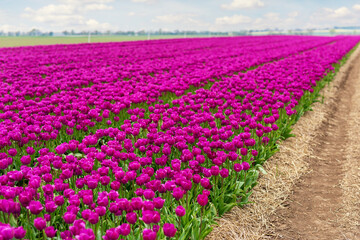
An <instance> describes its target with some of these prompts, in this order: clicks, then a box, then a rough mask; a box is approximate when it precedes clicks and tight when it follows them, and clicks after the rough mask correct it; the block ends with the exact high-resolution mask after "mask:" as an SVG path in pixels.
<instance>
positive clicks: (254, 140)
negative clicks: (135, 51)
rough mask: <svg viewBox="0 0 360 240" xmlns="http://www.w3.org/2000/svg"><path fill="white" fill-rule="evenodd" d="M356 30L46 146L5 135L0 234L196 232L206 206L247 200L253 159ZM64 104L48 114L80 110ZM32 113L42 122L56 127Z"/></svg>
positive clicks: (267, 151) (268, 151) (328, 71)
mask: <svg viewBox="0 0 360 240" xmlns="http://www.w3.org/2000/svg"><path fill="white" fill-rule="evenodd" d="M359 40H360V39H359V38H355V37H346V38H344V37H343V38H336V41H331V42H334V43H333V44H330V45H324V46H321V45H319V47H318V48H315V49H313V50H309V51H306V52H304V53H301V54H297V55H293V56H290V57H288V58H285V59H283V60H279V61H276V62H273V63H268V64H265V65H263V66H261V67H258V68H256V69H254V70H252V71H248V72H246V73H239V74H236V75H232V76H230V77H219V79H218V81H217V82H215V83H214V84H213V85H212V86H211V88H210V89H204V88H200V89H197V90H196V91H194V92H189V93H187V94H186V95H183V96H182V97H180V98H177V99H174V100H172V101H168V102H167V103H166V102H163V103H161V102H159V103H157V104H153V105H151V106H149V107H146V108H145V107H143V108H141V107H132V108H129V109H128V110H127V116H126V118H124V121H123V123H121V124H120V123H119V126H116V127H105V126H104V125H101V127H102V128H103V129H97V130H94V132H93V133H90V134H88V135H86V136H84V137H83V136H81V138H78V139H77V140H76V136H74V135H72V134H69V133H67V132H66V131H69V129H70V128H68V129H66V130H65V131H63V130H64V129H63V128H62V127H61V128H60V129H59V130H60V131H59V134H58V136H57V138H59V140H60V141H59V142H60V144H56V145H55V142H51V141H46V139H41V140H40V141H39V139H36V141H35V140H34V141H32V142H29V143H27V144H23V145H22V144H19V141H17V139H10V143H11V145H10V146H5V147H3V148H2V149H3V150H4V151H5V152H3V153H0V166H1V169H2V170H1V171H2V174H1V176H0V184H1V186H0V196H1V199H0V201H1V203H0V211H1V214H0V221H1V222H2V223H3V224H2V225H1V226H0V234H1V236H2V237H3V239H11V238H17V239H21V238H25V237H26V238H30V239H41V238H46V237H47V238H54V237H60V238H62V239H101V238H104V239H119V238H122V239H141V238H143V239H163V238H165V237H168V238H174V239H189V238H191V239H203V238H204V237H205V236H206V235H207V234H208V233H209V232H210V231H211V225H212V224H213V223H214V219H215V218H216V217H218V216H221V215H222V214H223V213H224V212H226V211H228V210H229V209H231V208H232V207H234V206H237V205H240V206H241V205H243V204H246V203H247V201H248V200H247V199H248V197H249V196H250V194H251V189H252V188H253V187H254V186H255V185H256V180H257V177H258V175H259V170H260V171H263V169H262V168H261V163H262V162H263V161H265V160H266V159H267V158H268V157H269V156H271V155H272V154H273V153H274V152H275V151H276V143H277V140H279V139H280V138H286V137H288V136H289V134H290V126H291V124H293V123H294V122H296V121H297V119H298V118H299V117H300V116H301V114H302V112H303V111H304V110H306V109H307V108H308V107H309V105H310V104H311V103H312V102H313V101H314V98H315V97H316V93H317V92H318V91H319V89H320V88H321V87H322V85H323V84H324V82H325V81H320V80H322V79H324V78H325V80H329V79H330V78H331V76H332V75H333V74H334V73H333V70H334V68H333V64H335V63H338V62H339V61H340V60H341V59H343V57H344V56H345V54H346V53H348V52H349V51H350V50H351V49H352V48H353V47H354V46H355V45H356V44H357V43H358V41H359ZM335 70H336V69H335ZM114 95H115V94H114ZM69 98H70V99H71V100H70V102H73V101H76V99H77V97H74V98H71V95H70V96H69ZM65 105H66V104H65ZM79 110H80V112H81V109H79ZM93 110H94V109H91V110H88V111H87V112H86V113H83V114H84V115H85V114H88V115H90V117H91V118H94V119H96V118H99V116H100V112H101V116H102V117H104V115H105V118H106V111H105V110H102V111H97V112H96V111H93ZM65 111H66V110H65ZM65 111H64V113H65V114H68V115H63V114H57V113H55V114H56V115H51V113H50V115H48V116H51V117H53V118H56V117H64V118H65V119H67V118H68V116H74V117H77V116H78V115H79V114H80V113H77V114H76V113H75V112H77V111H74V110H69V112H65ZM14 112H16V111H14ZM39 112H40V113H41V111H39ZM84 112H85V111H84ZM60 113H61V112H60ZM3 114H4V113H3ZM46 114H47V113H46V112H45V113H42V114H38V116H43V118H44V119H46V116H47V115H46ZM48 114H49V113H48ZM108 114H109V112H108ZM114 114H116V113H114ZM65 116H66V117H65ZM114 117H119V116H118V115H115V116H114ZM64 118H63V119H64ZM18 119H20V120H21V119H24V118H18ZM8 120H9V119H8ZM68 120H70V119H68ZM99 120H100V119H99ZM101 121H102V120H101ZM101 121H99V122H101ZM107 121H110V120H107ZM4 122H5V121H4ZM4 122H2V123H1V124H3V123H4ZM8 124H9V125H10V122H9V123H8ZM17 124H19V126H21V124H22V122H21V121H18V122H17ZM38 124H39V126H42V129H43V130H45V131H46V132H52V131H50V128H53V127H56V126H53V125H52V124H51V123H46V125H45V124H43V123H42V122H39V123H38ZM29 125H30V124H29ZM30 126H31V125H30ZM110 126H111V125H110ZM73 127H74V126H73ZM24 129H26V128H24ZM61 131H63V132H61ZM37 134H38V135H36V134H35V136H37V137H38V136H39V135H41V130H40V131H39V133H37ZM21 137H22V136H21ZM39 143H40V144H39ZM51 144H53V145H51Z"/></svg>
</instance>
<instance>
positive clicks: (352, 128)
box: [275, 54, 360, 240]
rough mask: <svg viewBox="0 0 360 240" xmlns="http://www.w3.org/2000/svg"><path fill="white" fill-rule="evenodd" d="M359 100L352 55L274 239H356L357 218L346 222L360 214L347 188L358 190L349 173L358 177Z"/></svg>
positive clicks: (359, 65) (358, 67)
mask: <svg viewBox="0 0 360 240" xmlns="http://www.w3.org/2000/svg"><path fill="white" fill-rule="evenodd" d="M359 96H360V55H359V54H357V55H356V57H355V59H354V60H353V62H352V63H351V65H350V67H349V69H348V71H347V72H346V74H345V81H344V82H343V84H342V85H341V88H340V89H339V90H338V92H337V93H336V99H337V101H336V104H335V105H334V107H333V109H332V111H330V112H329V114H328V116H329V117H328V119H327V121H325V124H323V125H322V127H321V128H320V129H319V130H318V131H319V133H320V134H318V136H317V137H316V138H315V139H314V146H313V151H312V152H313V154H312V155H311V156H310V158H309V159H308V162H309V168H310V169H311V173H309V174H307V175H305V176H303V177H302V178H301V181H300V183H298V184H297V185H296V186H295V188H294V189H293V195H292V196H291V197H290V198H289V200H288V201H287V204H288V206H287V207H286V208H284V209H282V210H281V211H278V212H277V213H276V216H275V221H276V228H275V233H276V235H277V237H278V238H280V239H309V240H312V239H319V240H320V239H360V228H359V229H358V231H356V224H355V225H354V223H355V222H351V218H353V217H355V218H356V216H353V217H349V216H350V214H356V213H357V214H360V205H359V203H356V199H355V198H353V197H354V196H357V197H359V189H356V188H354V189H353V190H354V191H352V186H353V185H354V184H357V185H358V186H359V185H360V182H356V181H354V179H351V177H350V178H349V172H348V171H349V170H356V171H355V172H353V174H351V175H352V176H353V177H356V175H357V176H359V173H360V169H359V164H358V163H359V161H360V154H359V150H358V149H359V145H360V142H359V139H360V134H359V130H358V129H359V128H360V125H359V120H360V108H359V106H360V98H359ZM355 150H357V151H356V152H355ZM356 172H357V174H356ZM345 177H346V179H345ZM358 201H360V199H358ZM351 205H352V206H351ZM356 205H357V208H354V207H355V206H356ZM348 211H351V212H348ZM358 217H359V216H358ZM355 221H356V219H355ZM347 226H348V227H347ZM350 227H351V228H353V229H350ZM347 228H349V229H347Z"/></svg>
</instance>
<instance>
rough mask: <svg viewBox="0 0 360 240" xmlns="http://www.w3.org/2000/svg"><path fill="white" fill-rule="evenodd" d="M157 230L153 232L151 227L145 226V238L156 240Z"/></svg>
mask: <svg viewBox="0 0 360 240" xmlns="http://www.w3.org/2000/svg"><path fill="white" fill-rule="evenodd" d="M155 239H156V232H153V231H152V230H151V229H147V228H145V229H144V230H143V240H155Z"/></svg>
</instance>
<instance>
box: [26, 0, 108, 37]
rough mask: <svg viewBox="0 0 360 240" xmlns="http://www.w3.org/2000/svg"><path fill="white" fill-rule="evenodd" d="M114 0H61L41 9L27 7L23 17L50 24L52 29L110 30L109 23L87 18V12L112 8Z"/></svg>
mask: <svg viewBox="0 0 360 240" xmlns="http://www.w3.org/2000/svg"><path fill="white" fill-rule="evenodd" d="M112 1H113V0H59V2H60V4H50V5H46V6H44V7H41V8H39V9H32V8H30V7H27V8H25V9H24V13H23V14H22V17H24V18H28V19H31V20H32V21H34V22H37V23H42V24H46V25H49V26H50V27H51V30H54V29H55V30H65V29H74V30H80V31H81V30H109V29H112V27H111V25H110V24H108V23H99V22H98V21H96V20H94V19H89V18H87V17H86V16H85V15H86V12H89V11H102V10H111V9H112V6H111V5H107V4H106V3H110V2H112Z"/></svg>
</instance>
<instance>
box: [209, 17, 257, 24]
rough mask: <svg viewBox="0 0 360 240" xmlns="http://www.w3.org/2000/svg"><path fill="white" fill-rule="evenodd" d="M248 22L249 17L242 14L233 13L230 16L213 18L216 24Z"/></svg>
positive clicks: (249, 20)
mask: <svg viewBox="0 0 360 240" xmlns="http://www.w3.org/2000/svg"><path fill="white" fill-rule="evenodd" d="M250 22H251V18H250V17H248V16H244V15H233V16H231V17H228V16H225V17H220V18H216V19H215V24H217V25H238V24H243V23H250Z"/></svg>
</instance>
